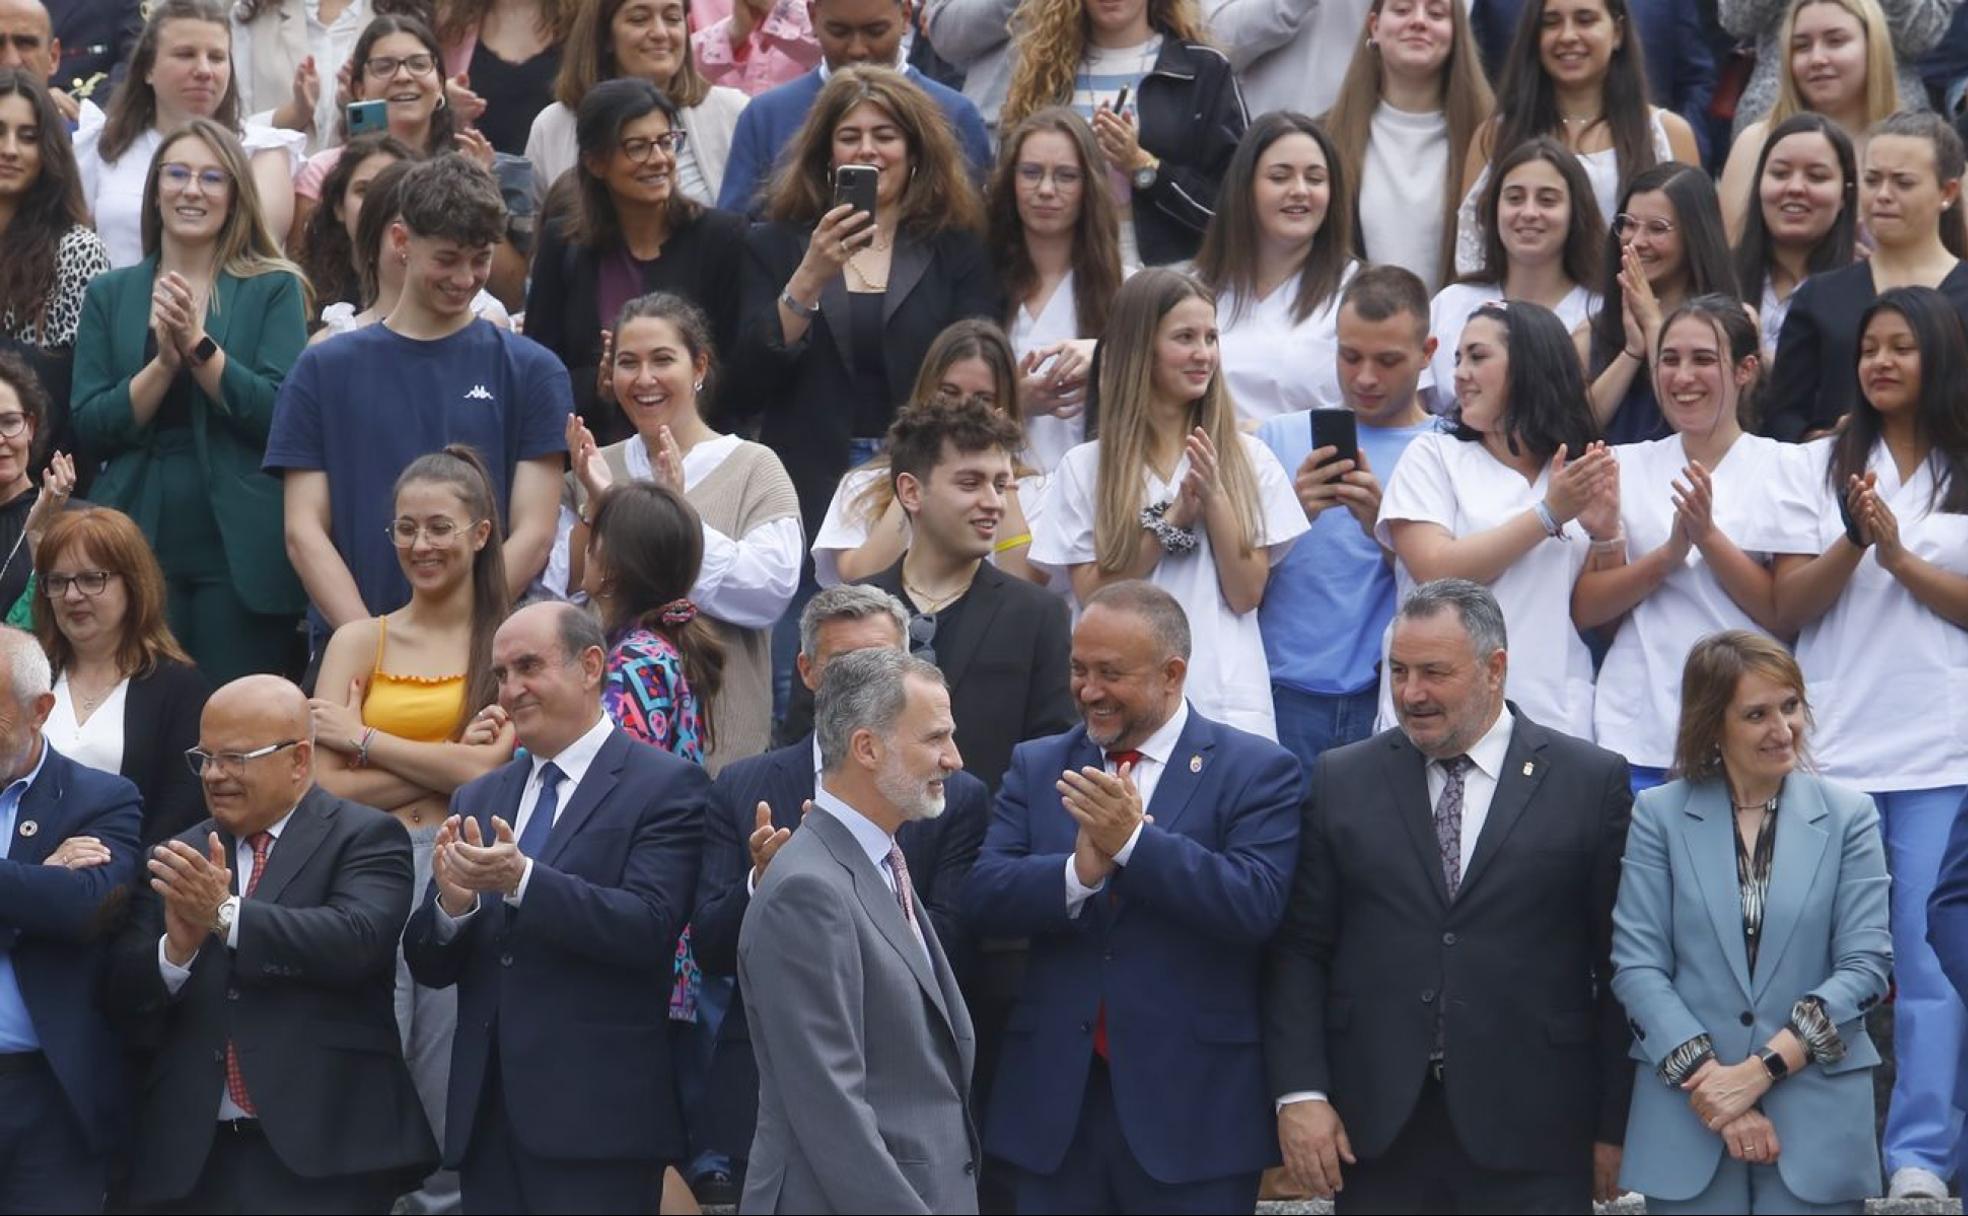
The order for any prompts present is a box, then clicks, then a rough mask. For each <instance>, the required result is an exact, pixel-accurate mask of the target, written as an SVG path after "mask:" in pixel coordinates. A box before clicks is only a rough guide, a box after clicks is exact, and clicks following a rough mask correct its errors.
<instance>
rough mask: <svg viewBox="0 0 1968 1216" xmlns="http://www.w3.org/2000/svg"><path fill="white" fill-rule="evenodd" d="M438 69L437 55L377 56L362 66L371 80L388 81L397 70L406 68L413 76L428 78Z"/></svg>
mask: <svg viewBox="0 0 1968 1216" xmlns="http://www.w3.org/2000/svg"><path fill="white" fill-rule="evenodd" d="M436 67H437V57H436V56H435V55H377V56H376V57H374V58H373V59H370V60H369V61H367V62H366V63H364V64H363V65H362V70H363V71H365V72H367V73H369V79H371V80H388V79H389V78H390V77H392V76H394V75H396V69H398V68H405V69H407V70H408V71H409V73H410V74H411V75H412V76H428V75H430V74H431V71H432V69H434V68H436Z"/></svg>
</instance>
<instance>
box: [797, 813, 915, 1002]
mask: <svg viewBox="0 0 1968 1216" xmlns="http://www.w3.org/2000/svg"><path fill="white" fill-rule="evenodd" d="M813 809H814V810H816V811H825V812H827V814H829V815H832V816H833V817H834V818H836V819H838V820H840V821H841V823H842V825H844V826H845V827H846V828H847V830H848V831H849V832H850V833H852V834H853V836H854V843H856V844H858V845H860V846H861V851H862V852H864V853H866V854H867V855H868V860H869V861H870V862H872V863H874V867H875V873H877V874H879V875H881V879H882V883H883V885H885V886H886V887H887V888H888V893H889V895H890V896H894V895H895V892H896V885H895V872H894V871H893V870H891V869H889V868H888V854H889V852H890V850H892V849H893V848H894V847H895V837H893V836H891V835H889V834H888V833H887V832H886V831H884V830H882V827H881V825H879V824H877V823H876V822H875V821H874V820H872V819H870V818H868V817H867V816H866V815H863V814H862V813H861V812H860V811H857V810H855V809H854V808H853V807H851V806H849V805H848V804H847V803H845V802H843V801H841V800H840V799H839V798H838V797H836V796H835V795H834V793H833V791H831V790H829V789H828V788H827V787H826V786H825V785H816V786H814V787H813ZM909 903H910V904H911V905H912V906H913V907H914V908H915V910H916V919H915V922H914V923H913V924H911V925H910V928H912V929H914V930H915V931H916V944H917V945H919V946H921V947H922V949H923V957H924V958H926V959H928V960H929V962H930V966H931V969H932V970H933V969H934V968H935V963H936V960H935V957H934V956H933V955H931V954H930V952H929V943H928V942H927V941H926V940H924V938H923V931H922V918H923V909H922V900H920V899H918V898H916V890H915V884H914V883H913V882H912V883H910V884H909ZM901 910H902V906H901V904H900V902H898V903H897V904H896V911H897V912H900V911H901Z"/></svg>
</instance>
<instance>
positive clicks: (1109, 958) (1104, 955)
mask: <svg viewBox="0 0 1968 1216" xmlns="http://www.w3.org/2000/svg"><path fill="white" fill-rule="evenodd" d="M1100 958H1101V961H1102V962H1108V963H1111V962H1113V961H1114V952H1113V951H1112V950H1102V951H1101V952H1100Z"/></svg>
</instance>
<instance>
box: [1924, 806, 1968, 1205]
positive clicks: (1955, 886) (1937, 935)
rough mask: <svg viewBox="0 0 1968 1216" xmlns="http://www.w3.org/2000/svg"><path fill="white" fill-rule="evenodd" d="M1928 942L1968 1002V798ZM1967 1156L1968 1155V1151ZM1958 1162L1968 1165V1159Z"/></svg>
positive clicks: (1966, 1061)
mask: <svg viewBox="0 0 1968 1216" xmlns="http://www.w3.org/2000/svg"><path fill="white" fill-rule="evenodd" d="M1927 944H1928V945H1930V946H1932V947H1933V948H1934V953H1935V954H1937V955H1939V956H1940V960H1941V970H1942V971H1944V972H1946V973H1947V977H1948V982H1949V983H1951V984H1953V985H1954V990H1955V991H1956V992H1958V993H1960V994H1961V999H1962V1000H1964V1001H1968V799H1963V800H1962V803H1961V809H1960V810H1958V811H1956V812H1955V815H1954V829H1953V830H1952V831H1951V832H1949V833H1948V842H1947V849H1946V851H1945V852H1943V853H1942V854H1941V876H1940V879H1939V880H1938V881H1937V882H1935V884H1934V893H1933V894H1932V895H1929V896H1928V897H1927ZM1954 1104H1955V1106H1957V1107H1959V1108H1960V1109H1962V1110H1968V1054H1964V1055H1963V1057H1962V1063H1961V1067H1960V1068H1959V1069H1958V1070H1957V1071H1956V1074H1955V1080H1954ZM1963 1155H1964V1156H1965V1157H1968V1150H1964V1154H1963ZM1958 1164H1959V1165H1960V1166H1962V1167H1968V1160H1964V1161H1962V1162H1960V1163H1958Z"/></svg>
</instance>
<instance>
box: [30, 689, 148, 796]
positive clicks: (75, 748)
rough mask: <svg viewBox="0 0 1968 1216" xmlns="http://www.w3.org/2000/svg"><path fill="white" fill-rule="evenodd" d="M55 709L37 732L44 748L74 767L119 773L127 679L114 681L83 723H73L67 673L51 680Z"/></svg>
mask: <svg viewBox="0 0 1968 1216" xmlns="http://www.w3.org/2000/svg"><path fill="white" fill-rule="evenodd" d="M54 691H55V707H54V709H52V710H50V711H49V712H48V721H47V723H46V724H45V725H44V726H43V727H42V728H41V733H42V736H43V737H44V738H46V739H47V741H48V745H49V746H50V747H52V748H54V749H55V750H56V751H58V752H60V753H61V754H62V755H64V756H67V757H68V758H69V759H70V760H73V761H75V762H76V763H77V764H82V765H87V766H88V767H90V768H93V769H95V770H97V771H99V772H104V773H120V772H122V771H123V711H124V705H125V703H126V702H127V701H128V700H129V699H130V680H129V677H127V676H126V677H124V678H123V679H121V680H119V681H117V684H116V687H115V688H112V689H110V690H109V695H108V696H106V697H104V698H103V701H102V704H101V705H98V706H96V710H95V712H94V713H92V714H90V715H89V720H88V721H87V722H81V723H78V722H76V720H75V694H74V692H73V691H71V690H70V688H69V686H68V673H67V672H63V673H62V674H61V675H60V676H59V677H57V678H56V680H55V690H54Z"/></svg>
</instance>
